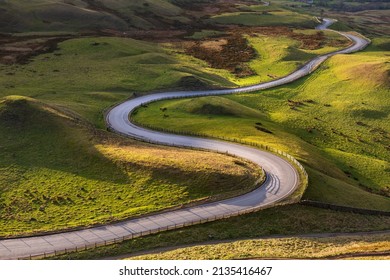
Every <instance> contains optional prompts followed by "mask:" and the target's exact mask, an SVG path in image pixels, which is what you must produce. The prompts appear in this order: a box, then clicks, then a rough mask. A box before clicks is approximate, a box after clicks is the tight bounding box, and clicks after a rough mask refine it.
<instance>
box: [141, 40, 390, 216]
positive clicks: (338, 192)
mask: <svg viewBox="0 0 390 280" xmlns="http://www.w3.org/2000/svg"><path fill="white" fill-rule="evenodd" d="M385 42H387V41H386V40H383V39H378V40H374V42H373V46H371V47H369V48H368V49H367V51H365V52H362V53H359V54H354V55H339V56H337V57H334V58H332V59H331V60H330V61H328V62H327V63H326V64H325V65H323V66H321V68H320V69H319V70H318V71H316V72H315V73H314V74H312V75H311V76H310V77H308V78H304V79H301V80H299V81H297V82H295V83H293V84H290V85H286V86H281V87H278V88H276V89H271V90H266V91H262V92H260V93H258V94H240V95H231V96H227V97H214V98H198V99H184V100H174V101H162V102H157V103H154V104H151V105H150V106H149V107H148V108H147V109H145V108H141V109H139V110H138V112H137V115H136V116H135V119H136V120H137V122H139V123H144V124H146V125H152V126H154V127H162V128H169V129H173V130H177V131H181V132H197V133H201V134H206V135H210V136H213V137H226V138H237V139H242V140H245V141H251V142H256V143H261V144H266V145H269V146H272V147H274V148H277V149H279V150H284V151H286V152H288V153H290V154H292V155H294V156H295V157H297V158H298V159H300V160H301V162H303V163H304V164H305V166H306V168H307V170H308V173H309V178H310V186H309V188H308V190H307V192H306V194H305V196H304V197H305V198H307V199H314V200H319V201H324V202H330V203H335V204H343V205H350V206H356V207H365V208H373V209H383V210H389V209H390V200H389V198H388V197H384V196H379V195H377V194H373V193H370V192H367V191H366V190H369V191H371V192H374V193H378V194H385V195H387V196H388V195H389V186H390V176H389V168H390V167H389V162H388V158H389V150H388V147H389V144H390V142H389V131H390V127H389V122H388V108H389V104H388V102H387V100H388V98H387V95H388V93H389V92H388V85H389V78H388V71H389V66H388V63H386V61H387V58H386V50H385V49H382V46H387V45H386V44H387V43H385ZM160 108H166V111H165V112H164V114H166V115H168V116H169V117H168V118H163V117H162V113H161V111H160ZM159 111H160V112H159Z"/></svg>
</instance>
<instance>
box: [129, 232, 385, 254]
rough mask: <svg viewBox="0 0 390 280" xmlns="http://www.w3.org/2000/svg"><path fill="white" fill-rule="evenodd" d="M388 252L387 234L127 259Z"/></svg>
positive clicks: (239, 244)
mask: <svg viewBox="0 0 390 280" xmlns="http://www.w3.org/2000/svg"><path fill="white" fill-rule="evenodd" d="M389 251H390V241H389V235H387V234H377V235H368V236H351V237H348V236H342V237H320V238H315V237H291V238H272V239H263V240H256V239H254V240H242V241H233V242H228V243H221V244H213V245H195V246H191V247H187V248H182V249H172V250H169V251H166V252H161V253H151V254H147V255H141V256H137V257H131V258H129V259H140V260H216V259H225V260H229V259H230V260H231V259H263V258H266V259H267V258H272V259H273V258H275V259H278V258H282V259H283V258H287V259H312V258H321V259H322V258H325V259H329V258H337V257H339V258H343V256H344V257H346V258H348V256H353V255H359V254H363V255H364V254H366V255H368V256H369V255H370V254H371V255H372V256H371V259H376V257H375V256H374V255H375V254H378V253H388V252H389Z"/></svg>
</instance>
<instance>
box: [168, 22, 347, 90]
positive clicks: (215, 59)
mask: <svg viewBox="0 0 390 280" xmlns="http://www.w3.org/2000/svg"><path fill="white" fill-rule="evenodd" d="M233 32H234V31H233ZM235 32H241V33H244V34H245V38H246V40H247V42H248V45H249V46H250V47H251V48H253V50H254V52H255V57H254V58H252V59H251V60H249V61H247V62H244V63H237V60H239V58H237V56H236V55H235V53H234V55H233V56H232V57H225V56H224V54H217V53H215V54H214V53H210V55H209V57H208V59H209V61H205V60H199V59H196V58H194V57H193V56H191V55H188V52H185V51H183V50H181V48H183V47H182V46H183V45H185V44H183V43H177V44H166V46H167V47H168V48H171V49H172V51H174V52H176V53H178V54H177V58H178V60H180V61H188V62H189V63H192V64H193V65H197V66H198V67H199V69H203V71H204V72H205V73H210V74H213V75H219V76H221V77H223V78H224V79H226V80H228V81H230V82H232V83H234V84H236V85H240V86H244V85H252V84H255V83H260V82H265V81H270V80H274V79H276V78H278V77H283V76H285V75H287V74H289V73H291V72H292V71H294V70H295V69H297V68H299V67H300V66H302V65H303V64H304V63H305V62H307V61H308V60H310V59H311V58H313V57H316V56H317V55H319V54H324V53H328V52H331V51H335V50H338V49H341V48H344V47H346V46H348V44H349V41H348V40H347V39H345V38H344V37H343V36H341V35H339V34H337V33H335V32H329V31H326V32H320V33H319V32H317V31H315V30H312V29H295V30H294V29H289V28H285V27H269V28H268V27H266V28H259V29H256V28H254V29H243V30H241V29H238V30H236V31H235ZM207 34H211V37H212V36H213V33H210V32H203V33H198V34H197V36H202V35H203V36H207ZM209 36H210V35H209ZM219 36H222V37H221V38H222V39H221V38H202V37H201V38H202V40H201V41H200V42H201V43H202V44H203V45H205V46H210V48H212V47H215V45H217V44H220V42H221V41H222V42H223V40H224V37H223V35H219ZM226 38H229V37H226ZM172 45H173V46H174V47H172ZM184 49H185V48H184ZM180 50H181V51H180ZM199 51H200V52H201V54H200V57H202V55H204V53H205V52H207V51H210V49H207V48H203V49H200V50H199ZM211 51H212V49H211ZM221 57H222V58H223V59H224V60H229V62H228V63H227V65H230V64H232V65H236V64H237V65H236V69H234V71H229V70H226V69H223V65H222V66H221V67H220V68H217V67H215V68H212V67H211V66H210V65H216V66H218V65H219V64H221V63H219V60H220V59H221ZM237 68H240V69H241V68H242V69H244V70H245V69H249V71H248V72H250V73H249V74H247V75H237V74H236V73H235V72H240V71H239V70H240V69H237ZM241 72H243V71H241Z"/></svg>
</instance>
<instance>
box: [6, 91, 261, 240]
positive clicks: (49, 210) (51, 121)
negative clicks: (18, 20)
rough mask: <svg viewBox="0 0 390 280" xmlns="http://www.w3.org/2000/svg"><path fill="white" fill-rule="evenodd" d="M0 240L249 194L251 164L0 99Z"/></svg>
mask: <svg viewBox="0 0 390 280" xmlns="http://www.w3.org/2000/svg"><path fill="white" fill-rule="evenodd" d="M0 134H1V135H2V137H1V138H0V151H1V157H0V194H1V196H0V228H1V230H0V235H2V236H3V235H8V234H13V233H28V232H31V231H42V230H54V229H63V228H67V227H72V226H79V225H90V224H94V223H97V222H99V223H100V222H108V221H112V220H118V219H123V218H127V217H131V216H134V215H138V214H144V213H150V212H152V211H157V210H161V209H165V208H169V207H173V206H178V205H182V204H186V203H189V202H193V201H197V200H200V199H207V200H213V199H221V198H224V197H228V196H234V195H236V194H238V193H242V192H247V191H249V190H250V189H252V188H253V187H254V183H255V181H256V180H258V179H259V178H260V177H261V175H260V173H261V171H260V170H259V169H258V168H257V167H255V166H254V165H253V164H252V163H248V162H246V161H242V160H240V159H237V158H233V157H228V156H225V155H218V154H213V153H209V152H197V151H190V150H181V149H175V148H165V147H157V146H153V145H147V144H142V143H138V142H135V141H131V140H127V139H123V138H121V137H118V136H115V135H112V134H110V133H107V132H104V131H98V130H95V129H94V128H92V126H91V125H89V124H88V123H85V121H83V120H82V119H81V118H80V117H79V116H77V115H75V114H72V113H69V112H67V111H65V110H62V109H59V108H58V107H53V106H49V105H47V104H45V103H41V102H39V101H36V100H34V99H30V98H25V97H18V96H11V97H7V98H4V99H0Z"/></svg>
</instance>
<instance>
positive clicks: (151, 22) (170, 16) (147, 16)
mask: <svg viewBox="0 0 390 280" xmlns="http://www.w3.org/2000/svg"><path fill="white" fill-rule="evenodd" d="M182 12H183V11H182V9H181V8H179V7H177V6H175V5H174V4H172V3H170V2H169V1H164V0H145V1H126V0H116V1H113V0H99V1H92V0H38V1H26V0H13V1H0V23H1V25H0V26H1V27H0V31H2V32H28V31H60V30H62V31H91V30H100V29H115V30H128V29H129V28H140V29H149V28H156V27H157V26H159V25H160V27H162V26H161V25H163V26H164V25H167V24H171V23H173V22H175V21H176V22H183V23H185V22H188V21H189V19H188V18H186V17H185V16H183V15H182Z"/></svg>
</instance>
